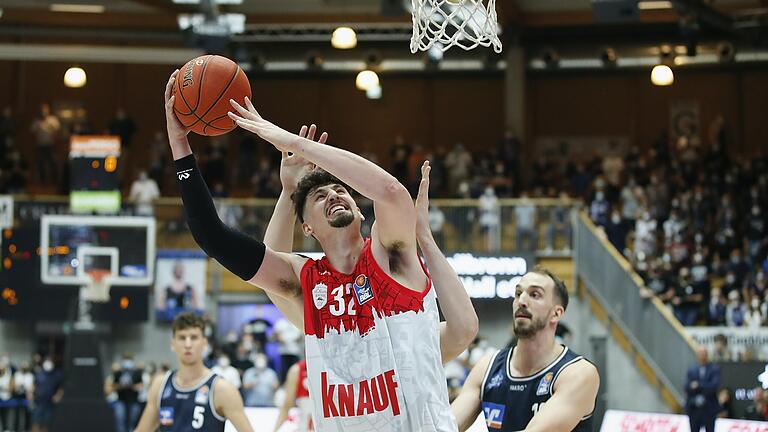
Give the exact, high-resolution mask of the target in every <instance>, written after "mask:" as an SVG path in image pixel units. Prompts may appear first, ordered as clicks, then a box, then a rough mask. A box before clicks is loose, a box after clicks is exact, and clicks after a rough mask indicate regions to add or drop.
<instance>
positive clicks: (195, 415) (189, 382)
mask: <svg viewBox="0 0 768 432" xmlns="http://www.w3.org/2000/svg"><path fill="white" fill-rule="evenodd" d="M204 331H205V322H204V321H203V320H202V318H200V317H198V316H197V315H195V314H193V313H189V312H185V313H182V314H179V315H178V316H176V319H174V321H173V338H172V339H171V350H173V352H174V353H176V358H177V360H178V362H179V369H178V370H175V371H169V372H168V373H166V374H165V375H164V376H162V377H160V376H158V377H155V379H154V380H153V382H152V384H151V385H150V387H149V393H148V397H147V406H146V408H144V413H143V414H142V416H141V420H140V421H139V425H138V426H137V427H136V431H137V432H154V431H155V430H158V427H159V431H160V432H182V431H183V432H186V431H194V432H197V431H199V432H223V431H224V423H225V421H226V420H229V421H231V422H232V424H233V425H234V426H235V428H236V429H237V430H238V432H253V429H252V428H251V425H250V423H249V422H248V419H247V418H246V416H245V411H244V410H243V399H242V398H241V397H240V393H239V392H238V391H237V389H236V388H235V386H233V385H232V384H230V383H229V382H227V381H226V380H224V379H223V378H221V377H219V376H218V375H216V374H214V373H213V372H212V371H211V370H210V369H208V368H206V367H205V365H203V351H204V350H205V348H206V347H207V345H208V340H207V339H206V338H205V335H204V334H203V332H204Z"/></svg>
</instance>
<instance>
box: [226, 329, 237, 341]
mask: <svg viewBox="0 0 768 432" xmlns="http://www.w3.org/2000/svg"><path fill="white" fill-rule="evenodd" d="M227 342H229V343H232V342H237V334H236V333H235V332H229V333H227Z"/></svg>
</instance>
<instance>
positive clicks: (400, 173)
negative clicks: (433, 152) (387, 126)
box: [389, 134, 411, 185]
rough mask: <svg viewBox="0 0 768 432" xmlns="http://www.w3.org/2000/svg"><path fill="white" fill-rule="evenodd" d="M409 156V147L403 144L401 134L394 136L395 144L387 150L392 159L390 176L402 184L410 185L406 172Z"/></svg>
mask: <svg viewBox="0 0 768 432" xmlns="http://www.w3.org/2000/svg"><path fill="white" fill-rule="evenodd" d="M410 155H411V147H410V146H409V145H408V144H407V143H406V142H405V138H403V135H402V134H398V135H397V136H395V144H394V145H393V146H392V147H391V148H390V150H389V156H390V158H391V159H392V175H393V176H395V178H397V179H398V180H400V182H401V183H402V184H405V185H407V184H410V183H409V179H410V178H409V176H410V175H411V173H410V172H408V158H409V157H410Z"/></svg>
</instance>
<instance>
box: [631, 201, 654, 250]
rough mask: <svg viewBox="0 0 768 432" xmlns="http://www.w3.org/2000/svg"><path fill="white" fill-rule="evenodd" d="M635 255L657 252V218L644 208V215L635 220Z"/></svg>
mask: <svg viewBox="0 0 768 432" xmlns="http://www.w3.org/2000/svg"><path fill="white" fill-rule="evenodd" d="M634 250H635V255H636V256H641V255H642V256H646V257H649V256H653V254H654V253H655V252H656V219H653V218H651V212H649V211H648V210H643V212H642V216H641V217H640V218H639V219H637V221H636V222H635V247H634Z"/></svg>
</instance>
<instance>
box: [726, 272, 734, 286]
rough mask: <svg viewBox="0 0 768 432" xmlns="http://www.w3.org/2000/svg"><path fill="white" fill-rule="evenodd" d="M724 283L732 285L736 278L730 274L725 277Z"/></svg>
mask: <svg viewBox="0 0 768 432" xmlns="http://www.w3.org/2000/svg"><path fill="white" fill-rule="evenodd" d="M725 282H726V283H728V284H733V283H734V282H736V276H734V275H732V274H729V275H727V276H726V277H725Z"/></svg>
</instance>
